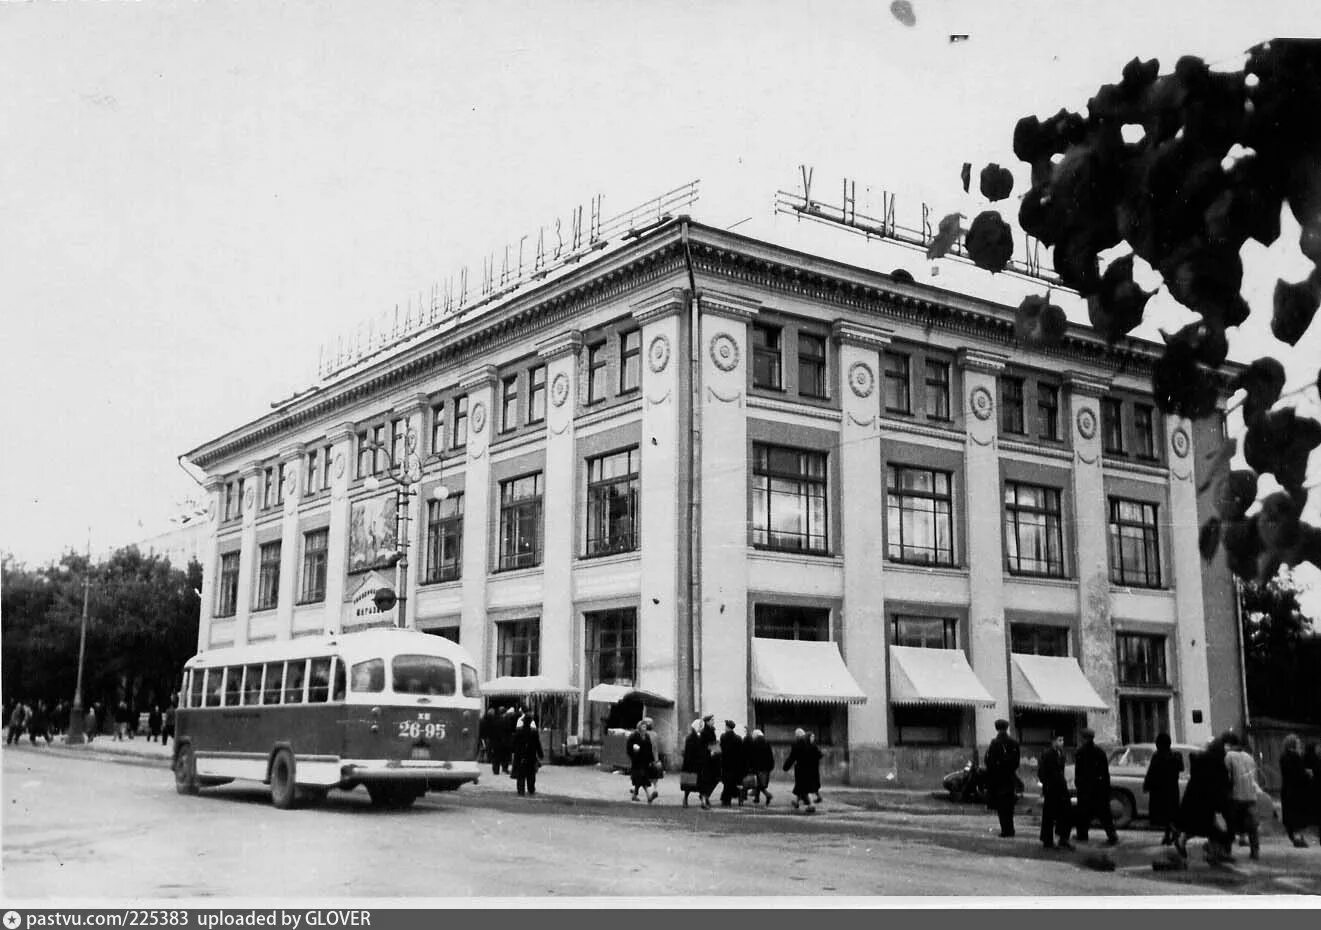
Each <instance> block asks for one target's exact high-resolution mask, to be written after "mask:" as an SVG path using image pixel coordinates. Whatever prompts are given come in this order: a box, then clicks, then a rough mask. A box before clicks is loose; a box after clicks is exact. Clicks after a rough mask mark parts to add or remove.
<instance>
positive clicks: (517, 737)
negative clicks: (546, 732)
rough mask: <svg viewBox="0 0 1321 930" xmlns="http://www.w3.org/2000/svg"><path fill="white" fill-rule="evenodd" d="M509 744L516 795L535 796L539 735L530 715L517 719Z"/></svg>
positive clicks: (539, 756) (539, 759)
mask: <svg viewBox="0 0 1321 930" xmlns="http://www.w3.org/2000/svg"><path fill="white" fill-rule="evenodd" d="M509 742H510V747H509V749H510V755H511V756H512V758H513V776H514V783H515V784H516V785H517V786H518V793H519V794H522V793H523V792H524V791H525V790H526V791H527V793H528V794H530V795H532V794H536V793H537V769H538V768H540V767H541V759H542V751H541V734H540V733H538V732H537V722H536V720H535V719H534V718H533V717H532V715H531V714H524V715H523V716H522V717H519V718H518V722H517V723H516V724H514V735H513V737H512V738H511V739H510V741H509Z"/></svg>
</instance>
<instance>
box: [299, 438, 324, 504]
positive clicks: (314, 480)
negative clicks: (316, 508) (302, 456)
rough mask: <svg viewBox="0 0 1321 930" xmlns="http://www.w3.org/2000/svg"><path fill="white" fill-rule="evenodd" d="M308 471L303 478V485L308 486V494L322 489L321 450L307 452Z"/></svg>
mask: <svg viewBox="0 0 1321 930" xmlns="http://www.w3.org/2000/svg"><path fill="white" fill-rule="evenodd" d="M306 462H307V472H306V475H305V477H304V479H303V486H304V487H305V488H307V493H308V496H309V497H310V496H311V495H313V494H315V493H316V492H317V491H320V490H321V452H320V450H318V449H313V450H311V451H310V452H308V453H307V458H306Z"/></svg>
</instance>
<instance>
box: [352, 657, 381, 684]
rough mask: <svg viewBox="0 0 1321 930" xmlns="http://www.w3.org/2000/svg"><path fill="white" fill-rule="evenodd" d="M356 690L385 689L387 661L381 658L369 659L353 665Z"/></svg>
mask: <svg viewBox="0 0 1321 930" xmlns="http://www.w3.org/2000/svg"><path fill="white" fill-rule="evenodd" d="M353 690H354V691H384V690H385V662H384V661H383V660H381V659H368V660H367V661H366V662H358V663H355V664H354V666H353Z"/></svg>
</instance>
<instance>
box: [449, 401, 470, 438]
mask: <svg viewBox="0 0 1321 930" xmlns="http://www.w3.org/2000/svg"><path fill="white" fill-rule="evenodd" d="M467 444H468V395H467V394H464V395H463V396H461V397H456V398H454V441H453V442H452V443H450V447H451V448H453V449H462V448H463V447H464V446H466V445H467Z"/></svg>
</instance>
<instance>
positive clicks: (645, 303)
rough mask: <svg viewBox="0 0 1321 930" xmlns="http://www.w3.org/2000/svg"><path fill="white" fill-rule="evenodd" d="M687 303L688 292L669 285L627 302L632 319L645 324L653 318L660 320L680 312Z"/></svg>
mask: <svg viewBox="0 0 1321 930" xmlns="http://www.w3.org/2000/svg"><path fill="white" fill-rule="evenodd" d="M687 305H688V292H687V291H685V290H683V288H679V287H671V288H667V289H666V290H663V291H661V292H660V293H659V294H652V295H651V296H650V297H644V298H643V299H642V300H639V301H636V302H634V303H632V304H629V310H630V311H632V313H633V319H635V320H637V322H638V324H639V325H641V326H645V325H646V324H647V323H650V322H652V321H653V320H662V319H664V318H665V317H667V316H674V315H677V314H680V313H682V312H683V311H684V309H685V308H686V307H687Z"/></svg>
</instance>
